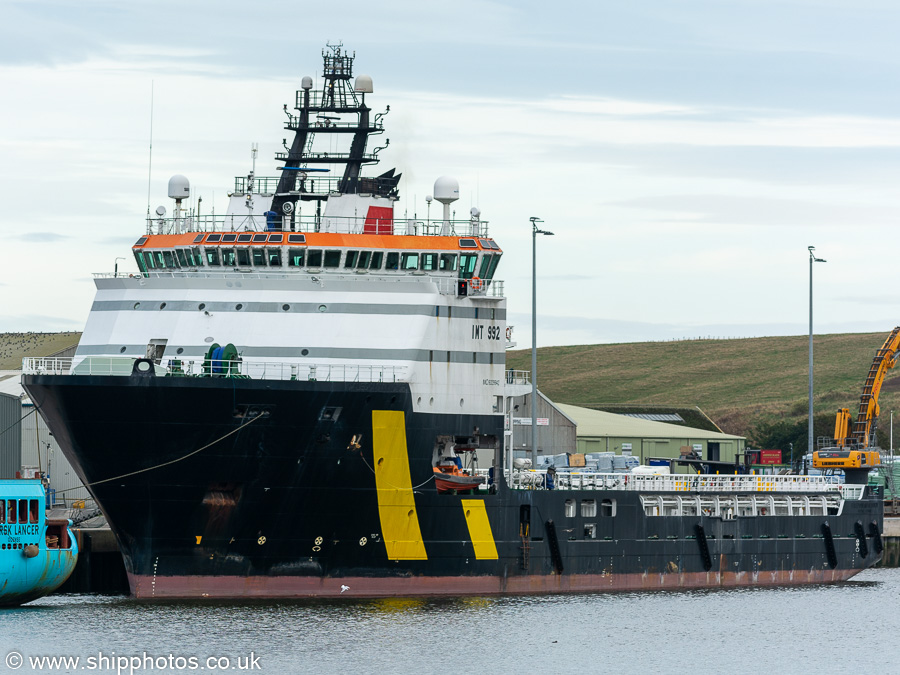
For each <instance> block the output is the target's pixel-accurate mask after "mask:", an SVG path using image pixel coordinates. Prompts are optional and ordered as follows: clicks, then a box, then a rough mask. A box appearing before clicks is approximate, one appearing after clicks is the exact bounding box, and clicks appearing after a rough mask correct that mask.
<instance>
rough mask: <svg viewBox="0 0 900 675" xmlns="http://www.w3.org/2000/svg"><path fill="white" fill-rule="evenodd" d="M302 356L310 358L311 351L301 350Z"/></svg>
mask: <svg viewBox="0 0 900 675" xmlns="http://www.w3.org/2000/svg"><path fill="white" fill-rule="evenodd" d="M300 356H309V350H308V349H301V350H300Z"/></svg>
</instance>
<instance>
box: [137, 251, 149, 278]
mask: <svg viewBox="0 0 900 675" xmlns="http://www.w3.org/2000/svg"><path fill="white" fill-rule="evenodd" d="M134 260H135V262H136V263H137V266H138V269H139V270H140V271H141V274H146V273H147V267H146V265H144V256H143V255H141V252H140V251H135V252H134Z"/></svg>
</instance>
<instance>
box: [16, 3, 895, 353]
mask: <svg viewBox="0 0 900 675" xmlns="http://www.w3.org/2000/svg"><path fill="white" fill-rule="evenodd" d="M0 7H2V9H3V13H4V17H5V19H4V21H3V22H2V24H0V91H2V92H3V94H2V97H3V105H0V185H2V194H3V195H4V197H5V198H6V199H5V201H6V203H7V205H9V204H13V205H14V206H15V207H16V208H15V209H5V210H4V215H3V216H0V236H2V240H0V241H2V243H0V332H3V331H29V330H31V331H60V330H80V329H81V328H82V326H83V325H84V321H85V319H86V316H87V313H88V311H89V309H90V305H91V301H92V298H93V293H94V288H93V282H92V276H91V273H94V272H112V271H113V268H114V265H116V263H118V265H119V269H120V271H127V272H131V271H135V265H134V261H133V258H132V257H131V251H130V246H131V244H133V243H134V241H135V240H136V239H137V237H138V236H140V235H141V234H142V233H143V232H144V230H145V220H144V217H145V214H146V212H147V206H148V194H149V202H150V205H151V207H152V208H155V207H156V206H157V205H160V204H164V205H166V206H167V208H169V210H170V211H171V204H170V200H168V199H167V197H166V185H167V181H168V178H169V177H170V176H171V175H173V174H176V173H177V174H183V175H185V176H187V177H188V178H189V179H190V181H191V184H192V187H193V190H194V200H196V197H198V196H202V198H203V208H204V210H205V211H206V210H208V209H209V208H211V207H212V206H213V205H215V207H216V210H217V212H224V210H225V206H226V203H227V192H228V190H229V188H230V187H231V186H233V181H234V177H235V176H238V175H243V174H246V173H247V172H248V171H249V169H250V162H251V160H250V147H251V145H252V144H253V143H258V145H259V159H258V161H257V174H258V175H264V176H274V175H277V172H276V169H275V167H276V166H278V164H277V163H276V162H275V161H274V158H273V155H274V153H275V152H277V151H279V150H281V149H282V146H281V142H282V139H283V138H289V136H290V132H287V131H286V130H284V129H283V121H284V113H283V112H282V105H283V104H285V103H289V104H291V105H292V102H293V100H294V92H295V90H296V89H298V88H299V85H300V79H301V78H302V77H303V76H304V75H311V76H314V77H317V76H319V75H320V73H321V66H322V59H321V51H322V49H323V47H325V44H326V42H332V43H335V42H342V43H343V44H344V46H345V47H346V48H347V49H349V50H351V51H355V52H356V62H355V72H356V73H357V74H359V73H365V74H368V75H371V76H372V78H373V81H374V88H375V90H374V93H373V94H371V95H369V96H368V97H367V102H368V103H369V105H370V106H371V107H372V108H373V110H374V111H376V112H377V111H381V110H383V108H384V107H385V106H387V105H389V106H390V108H391V111H390V113H389V114H388V115H387V117H386V118H385V120H384V121H385V126H386V128H387V132H386V134H385V136H384V137H387V138H390V141H391V143H390V146H389V147H388V149H387V150H385V151H383V152H382V153H381V154H380V156H381V157H382V163H381V164H380V165H379V167H378V169H379V172H380V171H381V170H387V169H389V168H391V167H396V168H397V169H398V171H401V172H402V173H403V181H402V182H401V185H400V193H401V199H400V201H399V202H398V203H397V205H396V212H397V215H398V216H401V217H402V215H403V214H404V213H405V214H407V215H409V216H412V215H417V216H418V217H419V218H421V217H422V216H423V215H425V214H426V204H425V195H427V194H430V193H431V192H432V187H433V184H434V180H435V179H436V178H438V177H439V176H441V175H445V174H447V175H451V176H454V177H456V178H457V179H458V180H459V182H460V195H461V197H460V200H459V201H458V202H457V203H456V204H455V205H454V207H455V209H456V211H457V214H458V215H457V217H460V218H464V217H466V216H467V214H468V211H469V208H470V207H471V206H478V207H479V208H480V210H481V212H482V218H484V219H485V220H487V221H488V222H489V231H490V235H491V236H492V237H494V238H495V239H496V240H497V242H498V243H499V244H500V246H501V247H502V248H503V250H504V252H505V256H504V258H503V261H502V262H501V264H500V267H499V269H498V272H497V278H500V279H503V280H504V282H505V289H506V294H507V296H508V298H509V300H508V309H509V323H510V324H512V325H514V326H515V336H516V340H517V342H518V343H519V345H520V346H522V347H527V346H530V344H531V340H530V323H531V275H532V266H531V264H532V260H531V246H532V236H531V224H530V222H529V217H531V216H536V217H539V218H541V219H542V220H543V221H544V222H543V224H542V225H541V227H543V228H544V229H546V230H550V231H552V232H554V236H552V237H550V236H542V237H540V238H539V239H538V241H537V244H538V251H537V257H538V263H537V278H538V297H537V303H538V345H539V346H547V345H563V344H596V343H608V342H636V341H646V340H671V339H685V338H697V337H751V336H766V335H804V334H806V332H807V330H808V317H809V314H808V313H809V289H810V285H809V284H810V280H809V274H810V265H809V254H808V251H807V247H808V246H810V245H812V246H815V247H816V254H817V255H818V256H819V257H820V258H824V259H826V260H827V262H826V263H824V264H823V263H817V264H816V265H815V269H814V281H813V288H814V293H815V332H816V333H836V332H868V331H876V332H879V331H883V332H884V333H885V334H887V333H888V332H889V331H890V329H891V328H892V327H893V326H895V325H897V324H898V323H900V301H898V298H897V293H896V291H895V286H894V284H895V282H896V279H897V276H898V272H897V270H896V269H895V268H894V267H893V264H892V260H893V259H894V258H893V252H894V249H895V244H896V241H897V236H898V234H900V230H898V227H897V223H898V222H900V87H898V86H897V83H898V82H900V47H898V43H897V39H896V35H897V34H898V33H900V4H898V3H896V2H889V1H886V0H852V1H851V0H710V1H708V2H706V1H701V0H631V1H630V2H627V3H623V2H618V1H617V2H612V1H608V0H594V1H593V2H558V3H547V2H531V1H516V2H487V1H483V0H458V1H457V2H455V3H452V4H449V3H423V2H421V1H417V2H412V1H406V0H403V1H386V2H381V3H371V2H357V1H355V0H345V1H344V2H342V3H340V4H339V5H335V4H334V3H315V4H313V3H305V2H296V0H294V1H292V2H285V1H281V0H277V1H272V0H258V1H257V2H256V3H253V4H252V6H250V5H247V4H246V3H237V2H233V1H232V0H217V1H216V2H214V3H213V2H207V1H192V2H183V1H180V2H174V1H170V0H154V1H153V2H144V1H142V0H131V1H129V2H122V1H121V0H115V1H107V0H79V2H77V3H73V2H71V1H70V0H59V1H55V0H54V1H48V0H25V1H17V0H0ZM151 97H152V107H151ZM151 109H152V169H151V168H150V161H149V158H150V139H151V134H150V130H151ZM378 140H380V139H378ZM436 207H437V205H435V207H432V208H434V209H435V212H434V213H432V214H431V215H433V216H436V215H437V211H438V209H437V208H436ZM120 257H121V258H123V259H118V258H120ZM117 259H118V260H117Z"/></svg>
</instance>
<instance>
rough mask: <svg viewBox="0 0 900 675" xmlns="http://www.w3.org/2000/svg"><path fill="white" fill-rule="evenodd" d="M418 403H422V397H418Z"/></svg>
mask: <svg viewBox="0 0 900 675" xmlns="http://www.w3.org/2000/svg"><path fill="white" fill-rule="evenodd" d="M416 405H422V397H421V396H420V397H419V398H417V399H416Z"/></svg>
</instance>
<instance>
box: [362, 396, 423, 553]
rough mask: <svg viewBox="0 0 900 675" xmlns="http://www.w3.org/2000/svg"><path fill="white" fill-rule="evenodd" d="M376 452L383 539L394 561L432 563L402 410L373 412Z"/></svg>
mask: <svg viewBox="0 0 900 675" xmlns="http://www.w3.org/2000/svg"><path fill="white" fill-rule="evenodd" d="M372 451H373V456H374V460H375V487H376V489H377V492H378V517H379V518H380V519H381V537H382V539H383V541H384V546H385V548H386V549H387V556H388V558H389V559H390V560H428V555H427V554H426V553H425V542H423V541H422V531H421V529H420V528H419V515H418V513H417V512H416V501H415V498H414V497H413V491H412V480H411V478H410V475H409V454H408V451H407V448H406V420H405V417H404V414H403V411H402V410H373V411H372Z"/></svg>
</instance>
